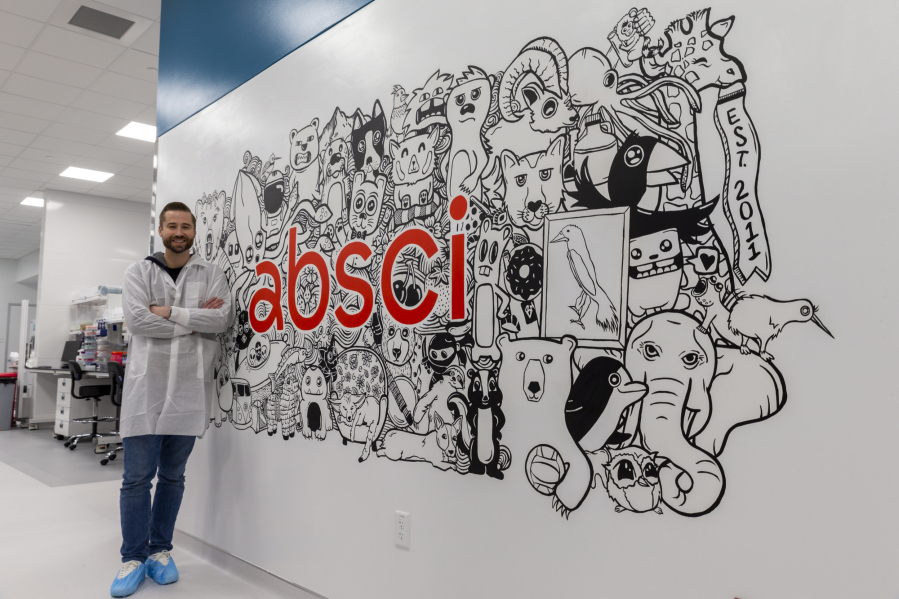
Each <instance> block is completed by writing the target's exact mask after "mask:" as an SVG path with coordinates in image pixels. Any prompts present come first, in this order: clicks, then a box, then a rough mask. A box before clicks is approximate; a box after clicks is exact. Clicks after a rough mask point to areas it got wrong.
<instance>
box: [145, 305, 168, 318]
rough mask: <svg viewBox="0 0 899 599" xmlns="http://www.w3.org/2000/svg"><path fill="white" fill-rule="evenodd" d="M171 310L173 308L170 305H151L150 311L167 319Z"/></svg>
mask: <svg viewBox="0 0 899 599" xmlns="http://www.w3.org/2000/svg"><path fill="white" fill-rule="evenodd" d="M171 311H172V309H171V307H170V306H150V312H152V313H153V314H155V315H156V316H159V317H160V318H165V319H166V320H168V317H169V312H171Z"/></svg>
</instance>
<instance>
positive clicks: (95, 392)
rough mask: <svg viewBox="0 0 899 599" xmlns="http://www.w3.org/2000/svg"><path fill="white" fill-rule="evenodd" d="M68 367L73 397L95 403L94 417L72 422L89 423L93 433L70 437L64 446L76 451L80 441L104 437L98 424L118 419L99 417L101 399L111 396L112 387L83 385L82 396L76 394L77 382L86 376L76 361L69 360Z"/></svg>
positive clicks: (80, 391)
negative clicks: (98, 430)
mask: <svg viewBox="0 0 899 599" xmlns="http://www.w3.org/2000/svg"><path fill="white" fill-rule="evenodd" d="M68 365H69V373H70V374H71V376H72V397H74V398H76V399H85V400H89V401H93V402H94V411H93V414H94V415H93V416H91V417H90V418H76V419H74V420H72V421H71V422H89V423H90V424H91V432H89V433H84V434H82V435H72V436H71V437H69V439H68V441H66V442H65V444H64V445H65V446H66V447H68V448H69V449H71V450H73V451H74V450H75V448H76V447H77V446H78V442H79V441H82V440H84V439H89V440H93V439H96V438H97V437H102V436H103V435H101V434H100V433H98V432H97V424H99V423H100V422H107V421H109V420H115V419H116V417H115V416H103V417H101V416H98V415H97V412H98V408H99V405H100V398H101V397H103V396H104V395H109V392H110V390H111V386H110V385H89V386H85V385H82V387H81V388H80V389H78V392H79V393H80V395H79V394H78V393H75V389H76V387H75V381H80V380H81V379H82V377H83V376H84V373H83V372H82V370H81V367H80V366H78V363H77V362H76V361H75V360H69V362H68Z"/></svg>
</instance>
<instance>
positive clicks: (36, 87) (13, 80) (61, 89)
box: [3, 72, 81, 105]
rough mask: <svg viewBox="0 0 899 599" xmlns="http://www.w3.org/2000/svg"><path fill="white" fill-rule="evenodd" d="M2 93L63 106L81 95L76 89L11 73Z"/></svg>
mask: <svg viewBox="0 0 899 599" xmlns="http://www.w3.org/2000/svg"><path fill="white" fill-rule="evenodd" d="M3 91H5V92H7V93H10V94H15V95H17V96H25V97H26V98H34V99H35V100H43V101H45V102H52V103H54V104H65V105H69V104H71V103H72V102H73V101H74V100H75V98H77V97H78V95H79V94H81V90H80V89H79V88H77V87H72V86H71V85H64V84H62V83H56V82H55V81H47V80H45V79H37V78H35V77H28V76H27V75H20V74H19V73H18V72H16V73H13V74H12V75H10V77H9V79H7V80H6V86H5V87H4V88H3Z"/></svg>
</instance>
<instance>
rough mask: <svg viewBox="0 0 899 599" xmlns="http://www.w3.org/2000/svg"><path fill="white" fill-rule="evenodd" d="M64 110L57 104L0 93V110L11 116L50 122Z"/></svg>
mask: <svg viewBox="0 0 899 599" xmlns="http://www.w3.org/2000/svg"><path fill="white" fill-rule="evenodd" d="M64 108H65V106H60V105H59V104H51V103H50V102H42V101H41V100H34V99H32V98H26V97H24V96H14V95H12V94H7V93H0V110H3V111H5V112H12V113H13V114H22V115H25V116H30V117H32V118H36V119H45V120H49V121H52V120H53V119H55V118H56V117H58V116H59V114H60V113H61V112H62V111H63V109H64Z"/></svg>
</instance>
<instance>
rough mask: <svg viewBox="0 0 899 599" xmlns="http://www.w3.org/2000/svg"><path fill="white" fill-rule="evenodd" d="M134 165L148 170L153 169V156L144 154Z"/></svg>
mask: <svg viewBox="0 0 899 599" xmlns="http://www.w3.org/2000/svg"><path fill="white" fill-rule="evenodd" d="M134 166H136V167H138V168H145V169H149V170H151V171H152V170H153V156H144V157H143V158H141V159H140V160H138V161H137V162H135V163H134Z"/></svg>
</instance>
